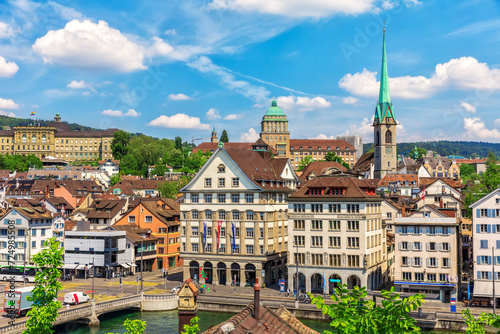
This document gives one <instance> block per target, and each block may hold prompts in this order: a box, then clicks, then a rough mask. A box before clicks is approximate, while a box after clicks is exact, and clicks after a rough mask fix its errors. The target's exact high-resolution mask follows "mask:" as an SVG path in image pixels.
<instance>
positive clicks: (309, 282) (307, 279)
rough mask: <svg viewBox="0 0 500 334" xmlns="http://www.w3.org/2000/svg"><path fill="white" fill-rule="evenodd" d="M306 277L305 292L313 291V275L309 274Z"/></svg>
mask: <svg viewBox="0 0 500 334" xmlns="http://www.w3.org/2000/svg"><path fill="white" fill-rule="evenodd" d="M305 278H306V291H305V292H311V275H309V274H307V275H305ZM299 289H300V283H299Z"/></svg>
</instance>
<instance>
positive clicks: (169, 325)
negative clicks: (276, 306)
mask: <svg viewBox="0 0 500 334" xmlns="http://www.w3.org/2000/svg"><path fill="white" fill-rule="evenodd" d="M233 315H234V314H230V313H216V312H201V311H200V312H198V317H199V318H200V321H199V326H200V329H201V331H204V330H206V329H208V328H209V327H210V326H211V325H216V324H220V323H221V322H223V321H225V320H227V319H229V318H230V317H232V316H233ZM127 318H129V319H140V320H143V321H146V322H147V327H146V333H151V334H152V333H177V331H178V324H179V321H178V315H177V311H166V312H137V311H123V312H115V313H110V314H105V315H102V316H100V317H99V319H100V320H101V326H100V327H99V328H89V327H87V326H83V325H77V324H65V325H61V326H57V327H56V328H55V334H87V333H92V334H105V333H110V332H111V333H123V332H124V330H123V322H124V321H125V319H127ZM301 321H302V322H303V323H304V324H305V325H306V326H309V327H310V328H312V329H314V330H316V331H318V332H320V333H323V331H325V330H329V329H330V326H329V323H328V322H325V321H317V320H301ZM446 333H452V332H446ZM425 334H443V332H435V331H430V332H425Z"/></svg>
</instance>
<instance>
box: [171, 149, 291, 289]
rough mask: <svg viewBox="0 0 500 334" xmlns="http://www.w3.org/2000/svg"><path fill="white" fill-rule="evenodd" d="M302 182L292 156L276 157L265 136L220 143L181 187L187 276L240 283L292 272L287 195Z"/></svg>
mask: <svg viewBox="0 0 500 334" xmlns="http://www.w3.org/2000/svg"><path fill="white" fill-rule="evenodd" d="M297 183H298V178H297V176H296V174H295V172H294V171H293V167H292V165H291V164H290V162H289V160H288V159H287V158H272V157H271V154H270V152H268V151H267V144H265V143H264V142H261V143H260V144H259V145H254V150H249V149H236V148H219V149H218V150H217V151H216V152H215V153H214V154H213V155H212V157H211V158H210V159H209V160H208V161H207V162H206V164H205V165H204V166H203V168H202V169H201V170H200V172H199V173H198V174H197V175H196V176H195V178H194V179H193V180H192V181H191V182H190V183H189V184H188V185H186V186H185V187H184V188H183V189H181V192H182V193H184V202H182V203H181V257H182V258H183V260H184V268H183V270H184V278H187V277H190V278H193V279H194V278H202V282H205V283H209V284H221V285H234V284H235V285H238V286H247V285H252V284H253V283H255V279H256V278H259V279H260V282H261V283H265V284H266V285H269V284H272V283H276V282H277V281H278V279H280V278H286V277H285V276H286V274H287V273H286V270H285V268H286V260H287V257H286V255H287V245H288V244H287V242H288V237H287V235H288V220H287V209H288V205H287V196H288V195H289V194H290V193H291V192H292V191H293V189H294V188H295V186H296V184H297ZM202 271H203V274H201V272H202ZM200 275H201V277H200ZM203 275H204V276H205V277H206V278H203Z"/></svg>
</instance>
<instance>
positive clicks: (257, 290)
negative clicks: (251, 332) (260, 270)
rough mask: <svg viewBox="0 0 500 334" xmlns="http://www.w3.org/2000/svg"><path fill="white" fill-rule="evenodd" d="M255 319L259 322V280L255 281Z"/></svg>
mask: <svg viewBox="0 0 500 334" xmlns="http://www.w3.org/2000/svg"><path fill="white" fill-rule="evenodd" d="M253 290H254V294H253V317H254V319H255V320H257V321H259V317H260V314H259V311H260V285H259V279H258V278H256V279H255V285H254V286H253Z"/></svg>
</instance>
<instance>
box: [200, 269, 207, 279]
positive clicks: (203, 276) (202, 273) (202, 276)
mask: <svg viewBox="0 0 500 334" xmlns="http://www.w3.org/2000/svg"><path fill="white" fill-rule="evenodd" d="M200 276H201V278H204V279H207V275H205V273H204V272H203V269H201V268H200Z"/></svg>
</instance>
